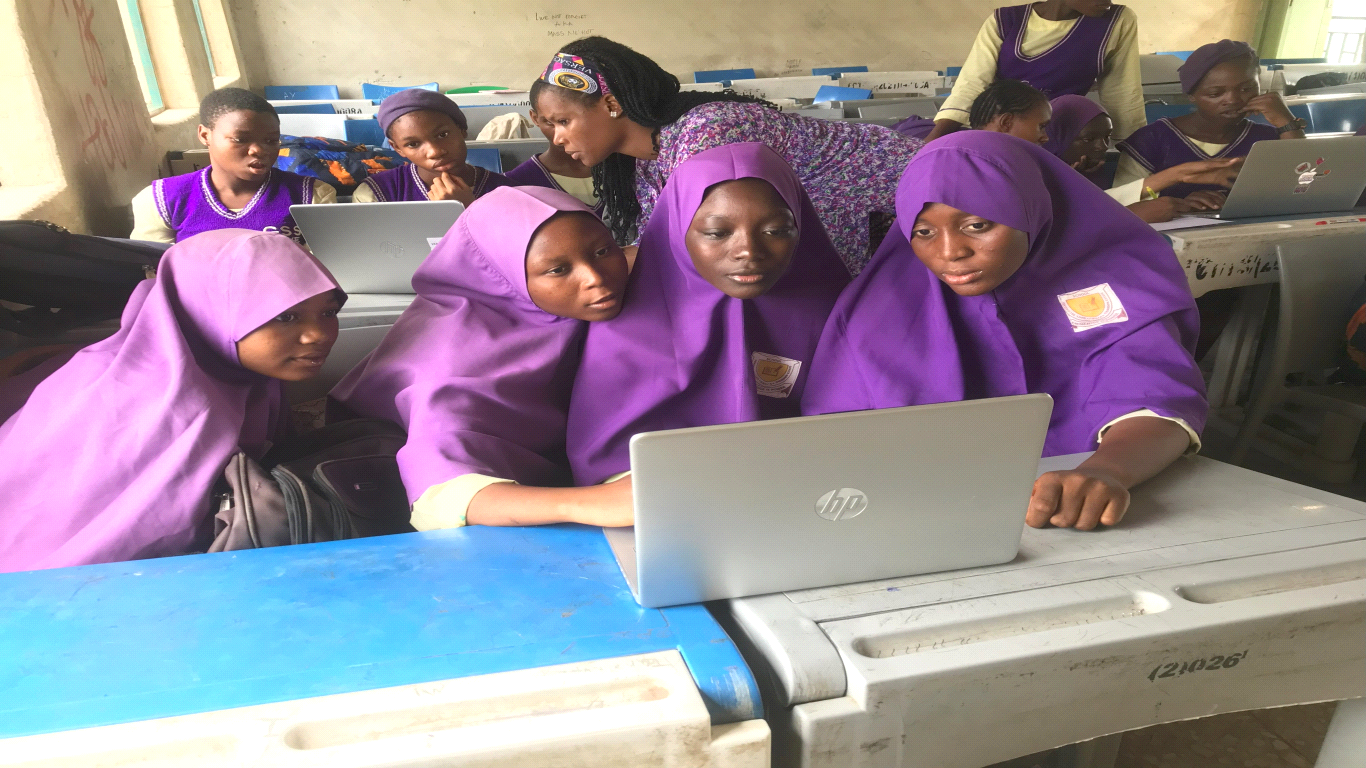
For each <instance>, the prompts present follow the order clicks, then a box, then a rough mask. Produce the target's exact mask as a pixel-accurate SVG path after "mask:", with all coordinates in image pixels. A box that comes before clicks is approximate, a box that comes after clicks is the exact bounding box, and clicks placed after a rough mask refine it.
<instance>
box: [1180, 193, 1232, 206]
mask: <svg viewBox="0 0 1366 768" xmlns="http://www.w3.org/2000/svg"><path fill="white" fill-rule="evenodd" d="M1226 199H1228V195H1226V194H1224V193H1223V192H1216V191H1215V190H1212V189H1197V190H1196V191H1194V192H1192V193H1190V194H1189V195H1186V202H1188V203H1190V204H1191V207H1192V208H1193V209H1195V210H1197V211H1217V210H1219V209H1220V208H1223V207H1224V200H1226Z"/></svg>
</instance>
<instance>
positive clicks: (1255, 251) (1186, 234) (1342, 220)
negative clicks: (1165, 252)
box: [1164, 210, 1366, 296]
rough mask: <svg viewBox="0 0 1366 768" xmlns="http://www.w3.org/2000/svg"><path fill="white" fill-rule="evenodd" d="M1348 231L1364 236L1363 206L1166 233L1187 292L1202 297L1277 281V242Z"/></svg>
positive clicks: (1365, 222) (1365, 214)
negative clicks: (1332, 212) (1333, 213)
mask: <svg viewBox="0 0 1366 768" xmlns="http://www.w3.org/2000/svg"><path fill="white" fill-rule="evenodd" d="M1320 222H1324V223H1320ZM1352 231H1356V232H1360V233H1362V235H1363V237H1366V210H1362V211H1357V212H1355V213H1354V214H1352V215H1343V214H1339V215H1336V216H1331V215H1319V216H1307V217H1304V218H1298V219H1292V220H1285V221H1254V222H1249V223H1245V224H1215V225H1211V226H1208V227H1200V228H1197V229H1179V230H1173V231H1170V232H1166V233H1164V234H1166V235H1167V237H1168V238H1169V239H1170V240H1171V241H1172V250H1173V251H1175V252H1176V257H1177V258H1178V259H1180V260H1181V266H1182V267H1183V268H1184V269H1185V270H1186V279H1187V280H1188V281H1189V282H1190V286H1191V293H1192V294H1194V295H1196V296H1202V295H1204V294H1205V293H1207V292H1209V291H1217V290H1222V289H1224V288H1240V287H1243V286H1248V285H1263V284H1271V283H1277V282H1279V281H1280V267H1279V266H1278V265H1277V262H1276V246H1278V245H1282V244H1284V243H1290V242H1296V241H1299V240H1309V239H1313V238H1315V237H1323V236H1324V235H1328V234H1337V233H1340V232H1352Z"/></svg>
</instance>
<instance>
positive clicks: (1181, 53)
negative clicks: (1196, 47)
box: [1157, 51, 1195, 61]
mask: <svg viewBox="0 0 1366 768" xmlns="http://www.w3.org/2000/svg"><path fill="white" fill-rule="evenodd" d="M1192 53H1195V51H1158V52H1157V55H1158V56H1175V57H1176V58H1178V59H1180V60H1182V61H1185V60H1186V59H1189V58H1190V56H1191V54H1192Z"/></svg>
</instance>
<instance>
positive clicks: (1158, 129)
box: [1118, 117, 1280, 197]
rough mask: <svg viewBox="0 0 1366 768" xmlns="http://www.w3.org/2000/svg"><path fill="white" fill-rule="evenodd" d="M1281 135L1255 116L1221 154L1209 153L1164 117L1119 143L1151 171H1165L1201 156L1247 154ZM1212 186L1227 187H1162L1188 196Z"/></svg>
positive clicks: (1166, 192)
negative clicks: (1256, 119) (1258, 121)
mask: <svg viewBox="0 0 1366 768" xmlns="http://www.w3.org/2000/svg"><path fill="white" fill-rule="evenodd" d="M1279 137H1280V134H1279V133H1277V132H1276V129H1275V128H1272V127H1271V126H1269V125H1263V124H1261V123H1254V122H1252V121H1251V120H1244V121H1243V129H1242V131H1241V132H1240V133H1239V134H1238V138H1237V139H1235V140H1234V141H1233V142H1232V143H1230V144H1229V145H1228V146H1226V147H1224V148H1223V149H1222V150H1220V151H1219V152H1218V153H1217V154H1214V155H1207V154H1205V151H1204V150H1202V149H1200V148H1199V147H1197V146H1195V145H1194V144H1193V143H1191V140H1190V139H1189V138H1187V137H1186V134H1184V133H1182V132H1181V131H1180V130H1179V129H1178V128H1177V127H1176V126H1175V125H1173V124H1172V121H1171V120H1168V119H1167V118H1165V117H1164V118H1162V119H1161V120H1158V121H1157V122H1155V123H1152V124H1150V125H1146V126H1144V127H1142V128H1139V129H1138V130H1137V131H1134V132H1133V134H1132V135H1131V136H1129V138H1127V139H1125V140H1124V141H1121V142H1120V143H1119V144H1118V147H1119V149H1120V151H1121V152H1125V153H1127V154H1128V155H1129V157H1132V158H1133V159H1134V160H1135V161H1137V162H1138V164H1139V165H1141V166H1143V168H1144V170H1146V171H1148V173H1157V172H1158V171H1165V170H1166V169H1168V168H1171V167H1172V166H1174V165H1180V164H1182V163H1191V162H1195V161H1197V160H1218V159H1221V158H1226V157H1247V153H1248V152H1251V151H1252V145H1253V144H1256V143H1257V142H1259V141H1271V140H1275V139H1277V138H1279ZM1201 189H1209V190H1215V191H1220V192H1222V191H1224V188H1223V187H1220V186H1218V185H1216V184H1176V185H1173V186H1170V187H1168V188H1166V189H1165V190H1163V191H1162V194H1163V195H1167V196H1169V197H1185V196H1186V195H1189V194H1190V193H1192V192H1195V191H1196V190H1201Z"/></svg>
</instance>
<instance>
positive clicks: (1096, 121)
mask: <svg viewBox="0 0 1366 768" xmlns="http://www.w3.org/2000/svg"><path fill="white" fill-rule="evenodd" d="M1047 131H1048V143H1047V144H1044V149H1047V150H1048V151H1049V152H1052V153H1053V154H1055V155H1057V156H1058V157H1060V158H1062V160H1063V162H1065V163H1067V164H1068V165H1071V166H1072V167H1073V168H1075V169H1076V170H1077V172H1079V173H1081V174H1082V175H1084V176H1086V177H1087V178H1088V179H1091V180H1092V181H1094V182H1096V183H1097V184H1100V183H1102V182H1101V179H1099V178H1098V175H1099V171H1100V169H1101V166H1102V165H1104V164H1105V152H1106V150H1108V149H1109V148H1110V135H1111V134H1112V133H1113V132H1114V123H1113V122H1111V120H1110V116H1109V115H1108V114H1106V113H1105V110H1103V109H1101V107H1100V105H1099V104H1097V103H1095V102H1094V101H1091V100H1090V99H1088V98H1086V97H1085V96H1074V95H1071V94H1069V95H1067V96H1059V97H1058V98H1056V99H1054V100H1053V119H1052V120H1051V121H1049V123H1048V126H1047ZM1242 164H1243V161H1242V158H1234V159H1230V160H1198V161H1194V162H1189V163H1181V164H1180V165H1176V166H1172V167H1171V168H1167V169H1165V170H1162V171H1158V172H1157V173H1154V174H1153V175H1151V176H1148V177H1146V178H1143V179H1135V180H1134V181H1132V182H1130V183H1128V184H1125V185H1123V186H1119V187H1114V188H1112V189H1109V190H1106V194H1108V195H1109V196H1110V197H1113V198H1114V199H1116V200H1118V201H1119V202H1120V203H1122V204H1123V205H1125V206H1126V207H1127V208H1128V209H1129V210H1131V211H1133V212H1134V214H1135V215H1136V216H1138V217H1139V218H1140V219H1143V220H1144V221H1146V222H1149V223H1155V222H1162V221H1171V220H1172V219H1174V218H1176V216H1177V215H1179V214H1182V213H1189V212H1191V211H1212V210H1215V209H1217V208H1219V207H1220V206H1221V205H1223V196H1222V195H1220V194H1219V193H1217V192H1211V191H1209V190H1197V191H1195V192H1192V193H1190V194H1189V195H1187V196H1186V197H1185V198H1180V197H1171V196H1163V197H1158V198H1155V199H1147V200H1145V199H1142V194H1143V190H1144V189H1151V190H1153V191H1154V192H1155V193H1157V192H1161V191H1163V190H1165V189H1167V188H1168V187H1171V186H1173V185H1176V184H1192V183H1202V182H1208V183H1212V184H1217V185H1219V186H1222V187H1228V186H1230V185H1232V183H1233V179H1234V177H1236V176H1237V175H1238V169H1239V168H1240V167H1241V166H1242Z"/></svg>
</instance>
